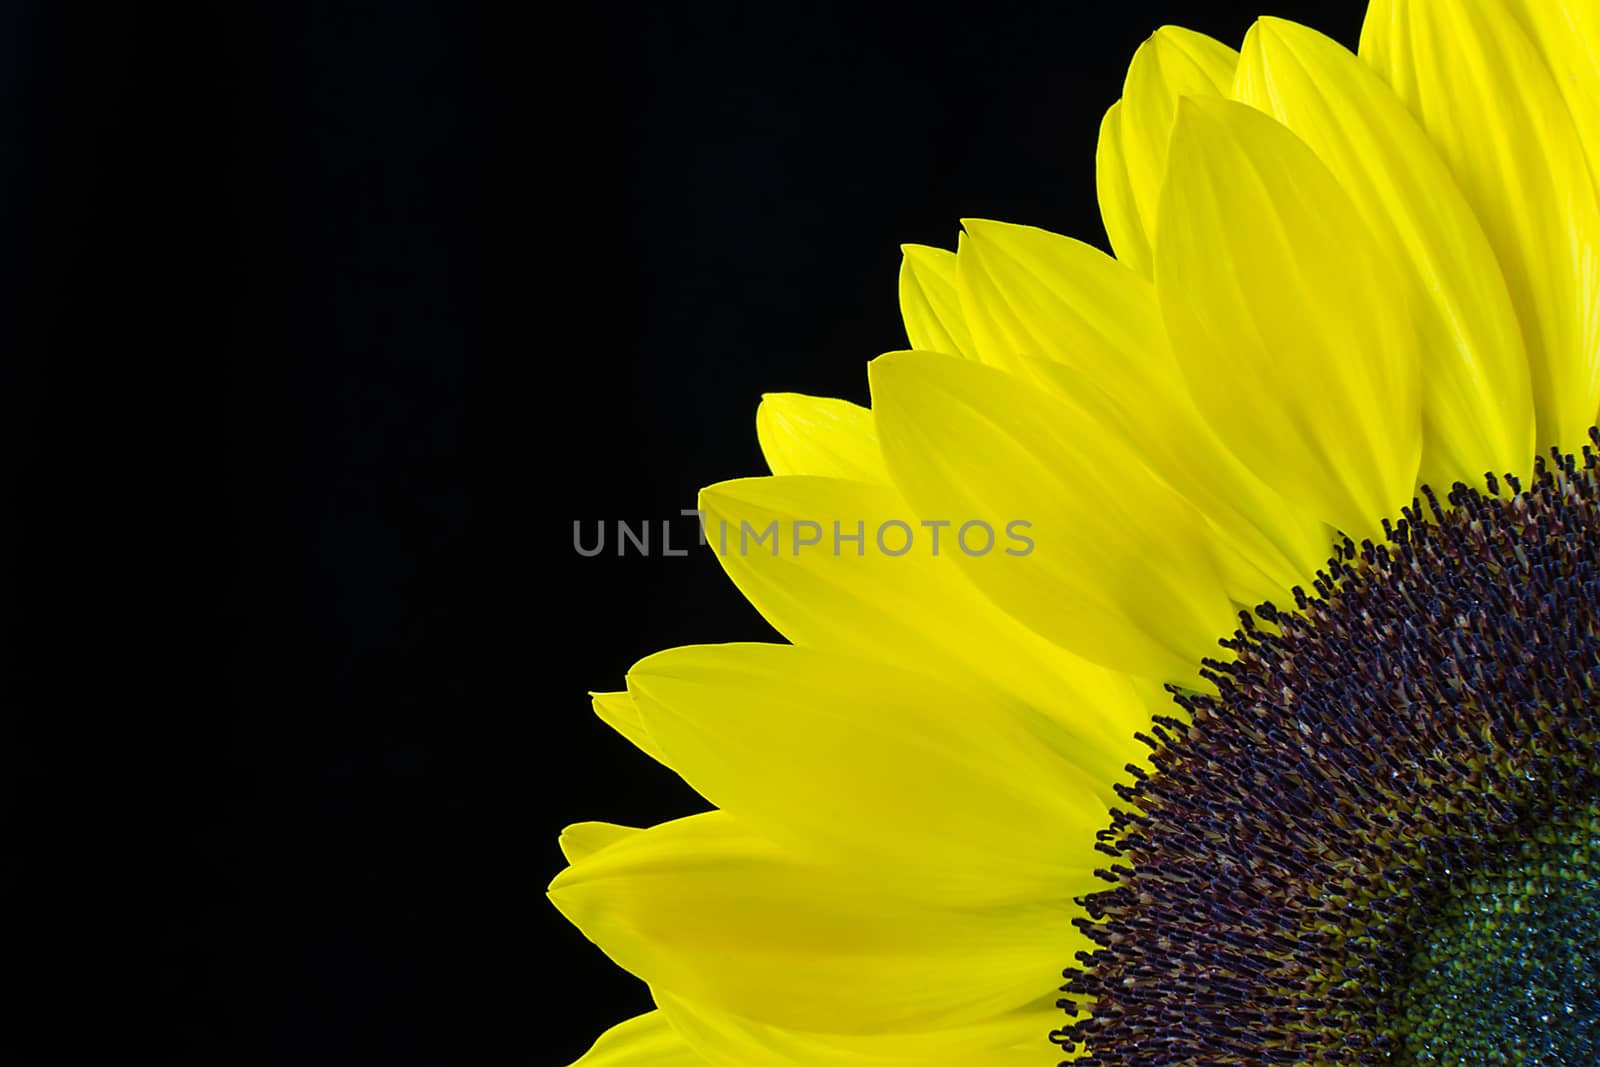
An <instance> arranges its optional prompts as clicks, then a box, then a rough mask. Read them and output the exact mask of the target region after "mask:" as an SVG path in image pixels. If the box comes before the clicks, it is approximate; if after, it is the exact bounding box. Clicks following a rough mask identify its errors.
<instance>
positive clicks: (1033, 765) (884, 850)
mask: <svg viewBox="0 0 1600 1067" xmlns="http://www.w3.org/2000/svg"><path fill="white" fill-rule="evenodd" d="M628 690H629V692H631V693H632V694H633V696H634V700H635V702H637V703H638V705H639V709H640V711H641V712H642V713H643V714H644V718H645V723H646V725H647V726H648V727H649V729H650V735H651V736H652V737H654V738H655V739H656V741H657V743H658V744H660V746H661V749H662V752H663V753H664V754H665V756H666V758H667V761H668V763H669V764H670V765H671V766H672V768H673V769H674V770H676V771H677V772H678V773H679V774H680V775H682V776H683V778H684V780H685V781H687V782H688V783H689V784H690V785H691V786H693V787H694V788H695V789H696V790H697V791H698V792H699V793H700V794H701V795H702V796H704V797H706V798H707V799H709V800H710V801H711V802H712V803H713V804H715V805H717V806H718V807H719V808H724V809H726V810H728V811H730V812H732V813H733V814H735V815H736V816H738V817H739V818H740V819H741V820H745V821H748V822H750V823H752V824H753V825H755V826H756V827H757V828H758V829H759V830H761V831H762V832H763V833H766V834H768V835H770V836H772V837H774V838H775V839H777V840H780V841H783V842H784V843H786V844H788V845H790V846H792V847H795V848H797V849H800V850H803V851H805V852H806V853H807V854H810V855H824V856H829V857H839V856H851V857H855V862H857V863H860V864H865V865H867V866H868V867H869V868H870V869H873V870H875V871H878V872H880V874H879V877H881V878H882V879H884V880H885V882H894V883H895V884H903V885H904V886H914V887H915V889H916V891H917V892H919V893H925V894H939V895H940V896H941V897H943V898H945V899H952V900H962V901H966V902H968V903H971V904H977V903H981V902H982V901H985V900H1019V899H1021V900H1026V899H1041V898H1044V899H1054V898H1056V897H1057V896H1063V897H1064V896H1068V895H1070V894H1072V893H1074V892H1079V891H1082V889H1083V888H1084V887H1085V886H1086V885H1087V884H1089V883H1088V882H1086V881H1085V878H1086V877H1087V871H1086V868H1087V867H1092V866H1093V863H1094V860H1095V854H1094V853H1092V852H1088V851H1087V849H1086V847H1085V846H1086V845H1087V843H1089V842H1091V841H1092V840H1093V836H1094V832H1095V830H1096V829H1097V828H1099V826H1100V824H1102V823H1103V822H1104V820H1105V818H1106V809H1105V805H1104V804H1103V803H1101V802H1099V801H1098V800H1097V799H1096V797H1095V794H1094V791H1093V790H1092V789H1091V788H1090V786H1089V784H1088V783H1087V782H1085V781H1084V780H1083V777H1082V774H1081V772H1079V771H1078V770H1077V769H1076V768H1075V767H1074V766H1073V765H1072V764H1071V763H1069V762H1068V761H1067V760H1066V759H1064V758H1063V757H1062V756H1061V755H1060V754H1059V753H1060V749H1061V748H1062V744H1061V742H1060V740H1059V739H1058V738H1056V737H1052V736H1051V733H1052V731H1054V730H1058V729H1059V727H1055V726H1054V724H1052V723H1051V722H1050V721H1049V720H1047V719H1044V718H1043V717H1041V716H1038V715H1036V714H1032V713H1029V712H1027V710H1026V709H1021V708H1018V707H1016V706H1015V705H1011V704H1007V703H1004V702H1002V700H1001V698H1000V697H999V696H998V695H997V694H989V693H984V692H982V691H979V690H975V689H973V688H969V687H966V686H963V685H961V684H959V683H957V682H956V681H954V680H952V679H950V678H940V677H930V676H928V675H926V674H924V673H911V672H904V671H900V670H896V669H894V668H892V667H889V666H887V665H885V664H881V663H872V662H869V661H866V660H859V659H855V658H852V657H847V656H842V655H838V654H834V653H825V652H821V651H818V650H814V649H803V648H796V647H792V646H787V645H704V646H697V647H689V648H676V649H672V650H670V651H667V652H661V653H658V654H656V655H654V656H650V657H648V658H646V659H644V660H641V661H640V662H639V663H638V664H636V665H635V666H634V668H633V670H631V671H630V672H629V673H628ZM608 851H609V850H608Z"/></svg>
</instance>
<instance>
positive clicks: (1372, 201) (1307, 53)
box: [1234, 18, 1534, 488]
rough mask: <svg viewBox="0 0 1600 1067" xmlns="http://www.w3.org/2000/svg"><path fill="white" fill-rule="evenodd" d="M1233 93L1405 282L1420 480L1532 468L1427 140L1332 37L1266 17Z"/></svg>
mask: <svg viewBox="0 0 1600 1067" xmlns="http://www.w3.org/2000/svg"><path fill="white" fill-rule="evenodd" d="M1242 56H1243V58H1242V59H1241V60H1240V63H1239V71H1238V75H1237V80H1236V82H1235V86H1234V97H1235V99H1237V100H1240V101H1241V102H1243V103H1247V104H1250V105H1252V106H1254V107H1257V108H1260V109H1261V110H1262V111H1265V112H1266V113H1267V114H1269V115H1272V116H1273V117H1274V118H1276V119H1277V120H1278V121H1279V122H1282V123H1283V124H1284V125H1286V126H1288V127H1289V129H1290V130H1292V131H1294V133H1295V134H1297V135H1298V136H1299V137H1300V138H1302V139H1303V140H1304V141H1305V142H1306V143H1307V144H1308V145H1310V146H1311V148H1312V150H1313V151H1315V152H1316V153H1317V156H1318V158H1320V159H1321V160H1322V162H1323V163H1324V164H1326V165H1327V167H1328V169H1329V170H1330V171H1331V172H1332V173H1333V176H1334V177H1335V178H1336V179H1337V180H1338V182H1339V184H1340V185H1341V186H1342V187H1343V189H1344V190H1345V192H1347V193H1349V194H1350V197H1351V200H1352V202H1353V203H1354V204H1355V206H1356V208H1357V210H1358V211H1360V212H1361V215H1362V218H1363V219H1365V220H1366V222H1367V225H1368V227H1369V229H1370V232H1371V233H1372V234H1373V235H1374V236H1375V237H1376V238H1377V239H1378V242H1379V244H1380V245H1381V246H1382V247H1383V251H1384V253H1385V254H1386V256H1387V257H1388V259H1389V260H1390V261H1391V262H1392V263H1395V264H1397V265H1399V266H1400V268H1401V269H1402V271H1403V273H1404V274H1405V276H1406V280H1407V282H1408V283H1409V292H1410V296H1411V306H1412V308H1413V309H1414V310H1415V312H1416V321H1417V326H1418V330H1419V336H1420V342H1421V352H1422V358H1423V362H1422V390H1423V391H1422V423H1423V453H1422V454H1423V459H1422V472H1421V474H1422V479H1423V480H1424V481H1426V482H1428V483H1430V484H1432V485H1434V486H1436V487H1439V488H1445V487H1447V486H1449V485H1450V484H1451V483H1452V482H1455V481H1456V480H1458V479H1462V480H1468V481H1474V480H1476V479H1477V477H1478V476H1480V475H1482V474H1483V473H1484V472H1485V471H1494V472H1497V473H1503V472H1506V471H1522V470H1526V469H1527V467H1528V465H1529V464H1530V463H1531V462H1532V461H1533V447H1534V424H1533V397H1532V392H1531V385H1530V382H1529V377H1528V363H1527V356H1526V354H1525V352H1524V350H1523V344H1522V333H1521V329H1520V327H1519V326H1518V323H1517V315H1516V310H1515V309H1514V308H1513V307H1512V305H1511V296H1510V293H1509V292H1508V291H1507V290H1506V285H1505V279H1504V277H1503V276H1502V275H1501V273H1500V266H1499V263H1498V261H1497V260H1496V259H1495V255H1494V250H1493V249H1492V248H1490V247H1489V241H1488V239H1487V238H1486V237H1485V236H1484V234H1483V229H1482V227H1481V226H1479V225H1478V221H1477V218H1476V217H1475V216H1474V215H1473V213H1472V209H1471V208H1470V207H1469V206H1468V205H1467V202H1466V199H1465V198H1464V197H1463V196H1462V195H1461V192H1460V190H1459V189H1458V188H1457V186H1456V183H1455V179H1454V178H1453V177H1452V176H1451V174H1450V171H1449V169H1448V168H1447V167H1446V166H1445V165H1444V161H1443V160H1441V159H1440V158H1439V156H1438V153H1437V152H1435V151H1434V148H1433V146H1432V145H1431V144H1430V143H1429V142H1428V139H1427V135H1426V134H1424V133H1423V132H1422V128H1421V127H1420V126H1418V125H1417V124H1416V121H1415V120H1414V119H1413V118H1412V117H1411V115H1410V113H1409V112H1408V111H1406V109H1405V106H1404V105H1403V104H1401V102H1400V100H1399V98H1398V97H1396V96H1395V95H1394V93H1393V91H1391V90H1390V89H1389V87H1388V86H1387V85H1386V84H1384V83H1383V81H1382V79H1380V78H1379V77H1378V76H1377V75H1376V74H1374V73H1373V72H1372V70H1371V69H1370V68H1369V67H1367V66H1366V65H1365V64H1363V63H1361V62H1360V61H1359V60H1358V59H1356V57H1355V56H1354V55H1352V54H1351V53H1350V52H1348V51H1346V50H1345V49H1344V48H1343V47H1341V46H1340V45H1339V44H1338V43H1337V42H1335V41H1332V40H1330V39H1329V38H1327V37H1324V36H1323V35H1322V34H1320V33H1317V32H1316V31H1315V30H1310V29H1307V28H1306V27H1304V26H1299V25H1296V24H1295V23H1292V22H1285V21H1284V20H1282V19H1270V18H1264V19H1261V20H1260V21H1259V22H1257V23H1256V24H1255V26H1254V27H1252V28H1251V30H1250V33H1249V35H1248V36H1247V37H1246V38H1245V43H1244V48H1243V50H1242Z"/></svg>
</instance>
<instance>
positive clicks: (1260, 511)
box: [957, 219, 1331, 604]
mask: <svg viewBox="0 0 1600 1067" xmlns="http://www.w3.org/2000/svg"><path fill="white" fill-rule="evenodd" d="M964 225H965V227H966V231H967V239H966V240H965V241H963V242H962V250H961V253H960V256H959V263H958V270H957V277H958V282H959V284H960V287H961V292H962V296H963V301H964V306H966V307H967V308H968V309H969V322H970V323H971V326H972V330H973V336H974V337H975V338H976V339H977V342H978V346H979V352H980V354H981V356H982V358H983V359H984V361H985V362H988V363H992V364H994V365H996V366H1000V367H1005V368H1009V369H1013V370H1015V371H1016V373H1017V374H1019V375H1020V376H1022V377H1025V378H1027V379H1029V380H1030V381H1032V382H1034V383H1035V384H1038V385H1041V386H1043V387H1045V388H1049V389H1052V390H1055V391H1057V392H1061V393H1064V394H1066V395H1067V396H1068V397H1069V398H1071V399H1072V400H1073V401H1074V402H1075V403H1076V404H1077V406H1078V407H1079V408H1080V409H1081V410H1082V412H1083V417H1082V418H1081V419H1080V420H1079V421H1078V422H1077V423H1076V424H1075V425H1074V426H1073V430H1074V432H1076V433H1078V434H1080V435H1081V436H1082V437H1084V438H1085V439H1087V440H1092V441H1095V442H1097V443H1098V442H1099V441H1101V440H1104V439H1106V438H1108V437H1115V438H1120V439H1121V440H1123V441H1124V442H1125V443H1126V444H1127V446H1128V447H1129V448H1131V449H1133V450H1135V451H1137V452H1138V453H1139V454H1140V455H1141V456H1142V457H1143V458H1144V460H1145V462H1146V463H1147V464H1148V465H1149V466H1150V468H1151V469H1152V470H1153V471H1154V472H1155V473H1156V475H1157V476H1158V477H1159V478H1160V479H1161V480H1162V481H1164V482H1165V483H1166V484H1167V485H1168V486H1170V487H1171V488H1172V489H1174V490H1175V491H1176V492H1178V493H1180V494H1181V495H1183V496H1184V497H1185V498H1186V499H1188V500H1189V501H1190V502H1192V503H1193V504H1194V505H1195V506H1196V508H1197V509H1199V511H1200V512H1201V513H1202V514H1203V515H1204V516H1205V519H1206V522H1207V523H1208V524H1209V525H1210V526H1211V527H1213V528H1214V530H1215V531H1216V533H1217V539H1216V540H1217V555H1218V563H1219V565H1220V566H1221V567H1222V569H1223V572H1224V579H1225V584H1226V586H1227V589H1228V592H1229V594H1230V595H1231V596H1233V598H1234V599H1235V600H1238V601H1241V602H1244V603H1248V604H1256V603H1259V602H1260V601H1262V600H1265V599H1270V598H1275V597H1280V596H1282V595H1283V594H1284V592H1285V591H1286V590H1288V589H1289V588H1290V587H1292V586H1294V585H1295V584H1297V583H1302V582H1305V581H1306V580H1307V579H1308V577H1309V575H1311V574H1312V573H1314V572H1315V570H1316V568H1317V567H1319V566H1321V565H1322V564H1323V563H1324V562H1325V561H1326V559H1327V555H1328V546H1329V544H1330V542H1331V538H1330V536H1329V534H1328V532H1327V530H1326V528H1325V527H1324V525H1323V524H1322V523H1321V522H1320V521H1317V520H1316V519H1313V518H1307V517H1304V516H1301V515H1298V514H1297V513H1296V512H1295V511H1294V510H1293V509H1291V508H1288V507H1287V506H1286V505H1285V502H1284V500H1283V498H1282V497H1281V496H1280V495H1279V494H1277V493H1276V492H1274V491H1273V490H1271V489H1270V488H1268V487H1267V486H1266V485H1265V484H1264V483H1262V482H1261V480H1260V479H1259V478H1257V477H1255V475H1253V474H1251V473H1250V471H1249V470H1248V469H1247V468H1246V467H1245V466H1244V465H1243V464H1242V463H1240V462H1239V460H1238V459H1237V458H1236V457H1235V456H1234V455H1233V454H1232V453H1231V452H1229V451H1228V450H1227V449H1226V448H1225V447H1224V446H1223V444H1222V442H1221V440H1220V439H1219V438H1218V437H1217V435H1216V434H1215V433H1214V432H1213V431H1212V429H1211V428H1210V427H1209V426H1207V425H1206V423H1205V420H1204V418H1203V417H1202V416H1201V414H1200V412H1199V410H1198V409H1197V408H1196V407H1195V404H1194V401H1193V400H1192V399H1191V398H1190V396H1189V393H1188V391H1187V390H1186V389H1185V388H1184V385H1183V377H1182V375H1181V374H1180V373H1179V371H1178V365H1177V362H1176V361H1175V359H1174V357H1173V354H1172V350H1171V346H1170V345H1169V344H1168V341H1167V336H1166V332H1165V330H1164V329H1163V327H1162V323H1161V311H1160V307H1159V306H1158V304H1157V303H1156V293H1155V287H1154V286H1153V285H1152V284H1151V283H1150V282H1149V281H1147V280H1146V279H1144V278H1142V277H1140V276H1139V275H1137V274H1135V273H1134V272H1132V271H1130V270H1128V269H1127V268H1126V267H1125V266H1123V265H1122V264H1120V263H1118V262H1117V261H1116V260H1113V259H1112V258H1111V257H1109V256H1107V255H1106V254H1104V253H1103V252H1101V251H1099V250H1098V249H1095V248H1091V247H1090V246H1088V245H1086V244H1084V243H1082V242H1081V241H1074V240H1072V239H1071V238H1067V237H1062V236H1059V235H1057V234H1053V233H1048V232H1046V231H1044V230H1039V229H1035V228H1033V227H1031V226H1013V225H1008V224H1005V223H998V222H988V221H980V220H974V219H969V220H967V221H966V222H965V223H964Z"/></svg>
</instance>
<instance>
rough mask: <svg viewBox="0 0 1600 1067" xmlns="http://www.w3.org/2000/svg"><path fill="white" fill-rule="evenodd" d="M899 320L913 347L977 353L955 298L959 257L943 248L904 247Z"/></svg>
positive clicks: (959, 354) (965, 354)
mask: <svg viewBox="0 0 1600 1067" xmlns="http://www.w3.org/2000/svg"><path fill="white" fill-rule="evenodd" d="M900 252H901V260H900V317H901V319H902V320H904V322H905V325H906V336H907V337H908V338H909V339H910V341H911V347H912V348H921V349H926V350H927V351H929V352H948V353H949V354H950V355H952V356H971V355H973V354H974V349H973V347H972V337H971V335H970V334H969V333H968V332H967V324H966V320H965V318H964V317H963V316H962V312H961V299H960V297H958V296H957V295H956V256H955V253H954V252H946V251H945V250H944V249H942V248H929V247H927V246H926V245H901V246H900Z"/></svg>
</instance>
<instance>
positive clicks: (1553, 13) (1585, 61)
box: [1506, 0, 1600, 183]
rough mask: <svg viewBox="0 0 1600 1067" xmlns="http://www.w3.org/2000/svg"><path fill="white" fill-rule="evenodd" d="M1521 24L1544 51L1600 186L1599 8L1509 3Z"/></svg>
mask: <svg viewBox="0 0 1600 1067" xmlns="http://www.w3.org/2000/svg"><path fill="white" fill-rule="evenodd" d="M1506 9H1507V10H1508V11H1510V12H1511V16H1512V18H1514V19H1516V20H1517V25H1519V26H1521V27H1522V30H1523V32H1524V33H1526V34H1527V35H1528V39H1529V40H1531V41H1532V42H1533V44H1534V47H1535V48H1537V49H1538V50H1539V55H1540V56H1541V57H1543V59H1544V61H1545V64H1546V65H1547V66H1548V67H1549V68H1550V73H1551V74H1552V75H1554V76H1555V81H1556V87H1557V88H1558V89H1559V90H1560V91H1561V97H1562V99H1563V100H1565V101H1566V102H1567V109H1568V110H1569V111H1571V112H1572V121H1573V123H1574V125H1575V126H1576V128H1577V131H1578V139H1579V140H1580V141H1581V142H1582V143H1583V151H1584V155H1585V156H1587V157H1588V159H1589V176H1590V177H1591V178H1592V179H1593V180H1594V181H1595V182H1597V183H1600V4H1596V3H1594V0H1506Z"/></svg>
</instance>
